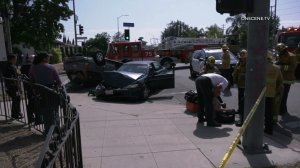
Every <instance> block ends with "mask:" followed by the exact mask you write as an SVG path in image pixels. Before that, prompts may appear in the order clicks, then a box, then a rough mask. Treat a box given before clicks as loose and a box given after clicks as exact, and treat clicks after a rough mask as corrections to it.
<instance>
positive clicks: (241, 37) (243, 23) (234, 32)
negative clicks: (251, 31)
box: [226, 14, 280, 48]
mask: <svg viewBox="0 0 300 168" xmlns="http://www.w3.org/2000/svg"><path fill="white" fill-rule="evenodd" d="M242 17H245V15H243V14H240V15H235V16H232V17H228V18H226V23H231V26H230V27H228V29H227V30H226V34H228V35H230V37H231V41H232V42H235V43H236V42H238V43H239V44H240V46H241V47H243V48H246V47H247V34H248V21H247V20H245V19H242ZM279 25H280V18H279V17H278V16H277V17H276V18H275V16H274V14H271V19H270V23H269V47H271V46H272V43H273V40H274V39H273V33H276V31H277V30H278V27H279Z"/></svg>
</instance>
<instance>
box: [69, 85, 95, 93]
mask: <svg viewBox="0 0 300 168" xmlns="http://www.w3.org/2000/svg"><path fill="white" fill-rule="evenodd" d="M65 87H66V90H67V92H68V93H89V90H91V89H95V87H96V86H87V85H76V84H72V83H67V84H66V85H65Z"/></svg>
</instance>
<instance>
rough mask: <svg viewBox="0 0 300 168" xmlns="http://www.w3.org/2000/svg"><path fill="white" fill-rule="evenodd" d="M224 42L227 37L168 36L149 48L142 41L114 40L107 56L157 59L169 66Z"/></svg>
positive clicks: (119, 58)
mask: <svg viewBox="0 0 300 168" xmlns="http://www.w3.org/2000/svg"><path fill="white" fill-rule="evenodd" d="M224 43H225V39H207V38H182V37H168V38H166V39H165V40H163V42H162V44H161V45H160V46H158V48H157V49H155V48H153V47H152V48H149V47H148V48H147V47H146V46H145V45H142V43H141V42H112V43H110V44H109V47H108V52H107V54H106V58H107V59H111V60H117V61H122V62H127V61H131V60H156V61H158V62H160V64H161V65H163V66H165V67H167V68H168V67H170V66H171V63H173V62H184V63H188V62H189V58H190V56H191V55H192V54H193V52H194V51H195V50H199V49H202V48H207V47H211V46H216V45H218V46H220V45H222V44H224Z"/></svg>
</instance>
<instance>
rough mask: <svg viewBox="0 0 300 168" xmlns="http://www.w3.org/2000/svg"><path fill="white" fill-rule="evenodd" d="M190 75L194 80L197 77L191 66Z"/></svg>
mask: <svg viewBox="0 0 300 168" xmlns="http://www.w3.org/2000/svg"><path fill="white" fill-rule="evenodd" d="M190 74H191V77H192V78H196V76H197V75H196V73H195V72H194V70H193V67H192V66H190Z"/></svg>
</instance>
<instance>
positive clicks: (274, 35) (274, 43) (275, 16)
mask: <svg viewBox="0 0 300 168" xmlns="http://www.w3.org/2000/svg"><path fill="white" fill-rule="evenodd" d="M274 8H275V10H274V19H273V24H274V23H275V20H276V19H277V15H276V11H277V0H275V5H274ZM274 26H275V24H274ZM273 30H274V31H273V34H272V35H273V46H272V47H273V48H275V45H276V41H275V40H276V38H275V37H276V34H275V32H277V30H275V27H273Z"/></svg>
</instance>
